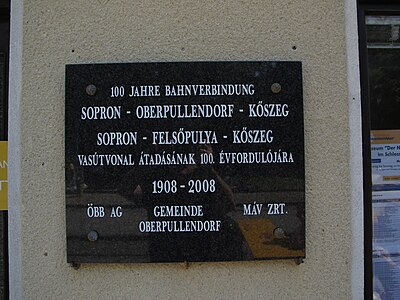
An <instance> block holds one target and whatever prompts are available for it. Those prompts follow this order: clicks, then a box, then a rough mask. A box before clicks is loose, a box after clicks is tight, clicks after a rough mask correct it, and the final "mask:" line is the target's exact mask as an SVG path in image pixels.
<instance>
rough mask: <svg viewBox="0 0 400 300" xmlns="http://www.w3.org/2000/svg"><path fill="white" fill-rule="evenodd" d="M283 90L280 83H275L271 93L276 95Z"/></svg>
mask: <svg viewBox="0 0 400 300" xmlns="http://www.w3.org/2000/svg"><path fill="white" fill-rule="evenodd" d="M281 90H282V87H281V85H280V84H279V83H277V82H275V83H273V84H272V85H271V91H272V92H273V93H274V94H278V93H279V92H280V91H281Z"/></svg>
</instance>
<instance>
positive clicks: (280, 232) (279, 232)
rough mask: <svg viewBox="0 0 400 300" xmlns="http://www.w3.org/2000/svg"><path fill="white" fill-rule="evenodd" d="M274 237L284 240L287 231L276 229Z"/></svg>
mask: <svg viewBox="0 0 400 300" xmlns="http://www.w3.org/2000/svg"><path fill="white" fill-rule="evenodd" d="M274 236H275V237H276V238H277V239H282V238H284V237H285V231H284V230H283V229H282V228H280V227H276V228H275V230H274Z"/></svg>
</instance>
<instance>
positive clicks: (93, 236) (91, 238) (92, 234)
mask: <svg viewBox="0 0 400 300" xmlns="http://www.w3.org/2000/svg"><path fill="white" fill-rule="evenodd" d="M87 238H88V240H89V241H91V242H95V241H97V239H98V238H99V234H98V233H97V231H96V230H92V231H90V232H89V233H88V235H87Z"/></svg>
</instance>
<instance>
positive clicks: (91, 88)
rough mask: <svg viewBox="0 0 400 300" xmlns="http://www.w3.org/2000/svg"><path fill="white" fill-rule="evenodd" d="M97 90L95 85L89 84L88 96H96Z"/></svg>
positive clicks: (87, 88)
mask: <svg viewBox="0 0 400 300" xmlns="http://www.w3.org/2000/svg"><path fill="white" fill-rule="evenodd" d="M96 91H97V88H96V86H95V85H94V84H89V85H88V86H87V87H86V94H88V95H89V96H94V94H96Z"/></svg>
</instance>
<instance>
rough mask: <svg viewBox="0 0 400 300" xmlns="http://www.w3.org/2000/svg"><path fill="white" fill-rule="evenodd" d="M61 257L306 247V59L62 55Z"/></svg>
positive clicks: (130, 258)
mask: <svg viewBox="0 0 400 300" xmlns="http://www.w3.org/2000/svg"><path fill="white" fill-rule="evenodd" d="M65 106H66V116H65V118H66V133H65V149H66V150H65V163H66V182H65V189H66V213H67V258H68V262H73V263H84V262H183V261H189V262H190V261H239V260H258V259H280V258H302V257H305V232H304V230H305V189H304V133H303V96H302V71H301V63H300V62H187V63H124V64H87V65H67V66H66V104H65Z"/></svg>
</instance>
